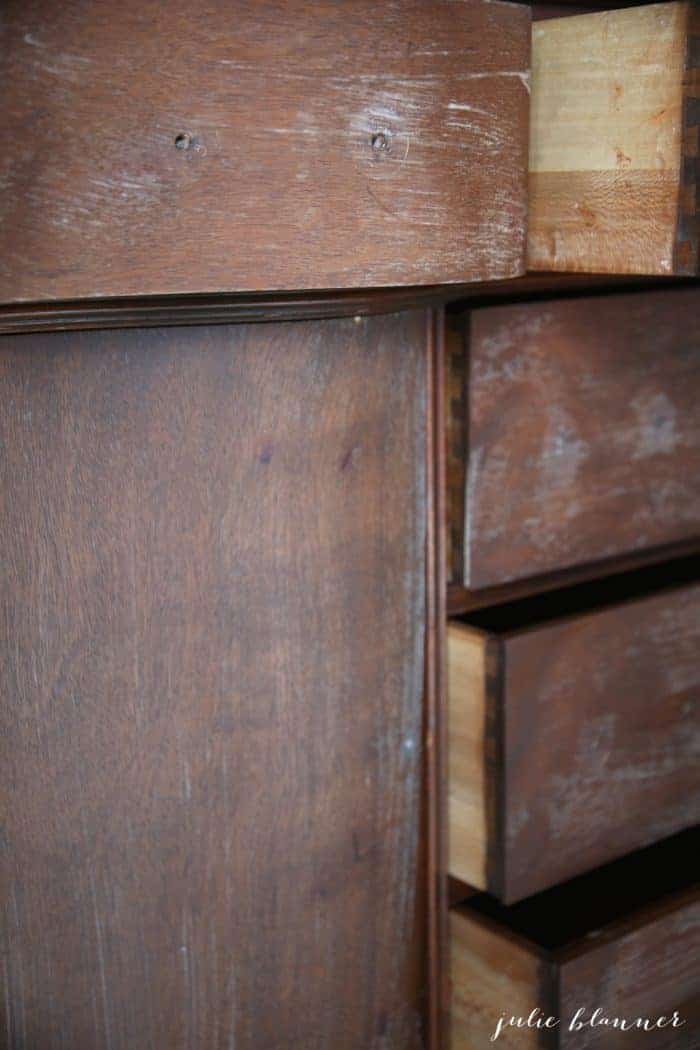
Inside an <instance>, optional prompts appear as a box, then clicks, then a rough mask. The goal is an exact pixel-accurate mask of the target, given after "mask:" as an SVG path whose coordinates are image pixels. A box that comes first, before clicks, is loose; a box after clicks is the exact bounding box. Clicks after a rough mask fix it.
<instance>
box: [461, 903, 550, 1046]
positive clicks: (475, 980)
mask: <svg viewBox="0 0 700 1050" xmlns="http://www.w3.org/2000/svg"><path fill="white" fill-rule="evenodd" d="M449 922H450V926H449V930H450V975H451V997H450V1000H451V1001H450V1007H451V1009H450V1034H451V1050H483V1048H484V1047H487V1046H490V1045H491V1037H492V1036H493V1035H494V1033H495V1030H496V1025H497V1022H498V1020H499V1018H500V1017H502V1016H503V1015H507V1016H509V1017H510V1016H523V1017H528V1015H529V1014H530V1012H531V1011H532V1010H534V1009H535V1008H536V1007H540V1009H544V1008H545V1003H544V1002H543V1001H542V991H543V987H544V985H543V972H544V970H545V969H547V961H546V960H545V959H544V958H543V956H542V954H541V952H540V951H539V949H538V948H537V947H536V946H535V945H534V944H530V943H529V942H528V941H526V940H525V939H524V938H521V937H516V936H515V935H513V934H512V933H511V932H510V931H509V930H507V929H506V928H504V927H503V928H501V927H499V926H497V925H496V924H495V923H493V922H491V921H489V920H488V919H485V918H484V917H483V916H479V915H476V914H474V913H473V912H470V911H469V907H468V905H467V906H466V907H464V908H459V909H453V910H452V911H451V912H450V920H449ZM538 1040H539V1036H538V1032H537V1030H536V1029H534V1028H529V1029H518V1030H516V1029H506V1030H505V1031H504V1032H503V1034H502V1035H501V1036H499V1038H498V1039H497V1041H496V1045H497V1046H503V1047H505V1048H506V1050H508V1048H509V1047H510V1048H511V1050H515V1048H517V1050H529V1048H530V1047H533V1048H534V1047H537V1046H538V1045H539V1041H538Z"/></svg>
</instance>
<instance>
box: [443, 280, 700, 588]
mask: <svg viewBox="0 0 700 1050" xmlns="http://www.w3.org/2000/svg"><path fill="white" fill-rule="evenodd" d="M467 323H468V324H469V326H470V330H469V336H468V346H469V350H468V353H469V390H468V402H467V408H466V413H467V437H466V442H465V447H464V455H465V456H466V457H468V458H467V477H466V492H465V497H464V498H465V501H466V522H465V529H464V540H463V544H464V551H463V557H464V585H465V587H467V588H469V589H471V590H479V589H481V588H487V587H494V586H497V585H500V584H506V583H510V582H512V581H518V580H525V579H532V578H534V577H538V576H545V575H546V574H549V573H554V572H557V571H560V570H564V569H571V568H575V567H577V566H584V565H586V564H587V563H595V562H603V561H604V560H606V559H613V558H619V557H622V556H625V555H630V554H633V553H642V552H645V551H650V550H652V549H653V548H656V547H663V546H666V545H668V544H673V543H680V542H685V541H691V540H693V539H695V538H697V537H699V536H700V413H698V411H697V391H698V386H699V384H700V292H698V290H697V289H695V288H689V289H678V290H676V289H673V290H669V291H667V292H664V291H654V292H646V293H643V294H641V293H640V294H634V295H632V294H628V295H615V296H607V297H599V298H595V297H591V298H581V299H576V300H566V299H561V300H557V301H551V302H532V303H521V304H514V305H508V306H496V307H493V308H490V307H488V308H484V309H480V310H475V311H473V312H472V313H471V315H469V317H468V320H467ZM455 403H457V402H456V399H453V400H452V401H451V402H450V406H449V407H450V409H451V408H452V406H453V405H454V404H455ZM452 476H453V477H457V474H456V472H453V475H452ZM533 586H534V584H533Z"/></svg>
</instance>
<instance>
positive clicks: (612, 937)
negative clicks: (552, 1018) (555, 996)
mask: <svg viewBox="0 0 700 1050" xmlns="http://www.w3.org/2000/svg"><path fill="white" fill-rule="evenodd" d="M594 932H597V931H594ZM698 959H700V889H699V888H698V887H695V888H694V889H692V890H689V891H687V892H686V893H683V894H682V895H680V896H679V897H677V898H674V899H672V901H670V902H664V904H662V905H660V906H657V907H655V908H651V909H648V910H646V911H644V912H643V913H642V914H641V915H639V916H635V918H634V919H632V920H631V921H628V922H626V923H623V924H620V925H619V926H614V927H613V928H612V929H610V930H608V931H606V932H604V933H603V935H602V936H598V937H594V938H589V940H588V943H587V944H585V945H581V944H578V945H575V946H574V947H573V948H571V949H569V950H568V951H565V952H564V953H562V957H561V958H560V960H559V965H558V970H559V973H558V992H559V1000H558V1002H559V1011H560V1014H561V1016H562V1017H564V1018H567V1019H568V1020H569V1023H568V1024H567V1025H562V1028H561V1031H560V1038H559V1043H558V1050H594V1048H596V1047H604V1048H605V1050H623V1048H626V1047H628V1046H629V1043H630V1039H638V1040H639V1043H640V1044H642V1045H644V1046H650V1047H651V1048H652V1050H680V1048H683V1050H697V1048H698V1047H700V973H699V972H698V969H699V964H698ZM593 1003H595V1006H590V1005H588V1004H593ZM581 1009H583V1010H584V1013H583V1015H582V1016H580V1017H579V1018H578V1021H579V1023H580V1024H582V1025H583V1027H581V1028H578V1027H577V1026H576V1025H574V1026H573V1028H572V1019H575V1018H576V1017H577V1012H578V1011H580V1010H581ZM595 1009H598V1010H600V1011H601V1012H602V1015H603V1016H604V1017H607V1018H616V1017H621V1018H626V1019H629V1020H631V1021H634V1019H635V1018H637V1017H641V1018H649V1019H650V1020H651V1021H652V1022H656V1020H657V1019H658V1018H660V1017H667V1018H669V1019H670V1020H671V1021H672V1020H673V1015H674V1013H677V1016H678V1020H679V1022H682V1024H680V1025H679V1027H674V1026H673V1025H672V1024H671V1025H666V1026H664V1027H663V1028H657V1029H651V1030H647V1031H644V1030H640V1029H637V1030H636V1031H635V1030H634V1029H631V1030H629V1029H628V1030H627V1031H622V1029H621V1028H613V1027H604V1026H602V1025H601V1026H599V1027H591V1025H590V1021H591V1019H592V1014H593V1011H594V1010H595Z"/></svg>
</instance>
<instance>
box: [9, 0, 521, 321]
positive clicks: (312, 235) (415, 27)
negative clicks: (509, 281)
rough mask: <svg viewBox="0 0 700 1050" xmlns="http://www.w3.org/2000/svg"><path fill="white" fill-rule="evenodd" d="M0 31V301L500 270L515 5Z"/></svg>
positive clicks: (514, 88)
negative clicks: (2, 87) (0, 43)
mask: <svg viewBox="0 0 700 1050" xmlns="http://www.w3.org/2000/svg"><path fill="white" fill-rule="evenodd" d="M3 29H4V36H3V49H2V56H0V66H1V68H2V72H1V74H0V75H1V77H2V82H3V84H4V85H5V93H4V97H3V106H2V110H1V112H0V129H1V131H2V139H3V143H4V148H3V151H2V155H1V156H0V184H2V186H3V194H2V208H1V211H0V218H4V219H5V221H4V222H0V231H2V232H0V301H4V302H8V301H18V300H40V299H61V298H72V297H78V296H90V297H94V296H119V295H146V294H174V293H186V292H212V293H214V292H221V291H235V290H260V289H270V290H274V289H306V288H346V287H365V286H374V287H376V286H382V285H404V284H405V285H422V284H439V283H447V282H453V281H469V280H487V279H492V278H497V277H506V276H514V275H517V274H519V273H522V272H523V270H524V257H525V225H526V209H527V185H526V182H527V127H528V112H529V92H528V88H529V68H530V11H529V9H528V8H526V7H524V6H519V5H514V4H506V3H503V4H501V3H491V2H488V0H477V2H474V3H469V4H456V5H455V4H454V3H451V2H449V0H408V2H407V3H404V2H402V3H397V2H392V3H382V4H377V3H375V2H374V0H341V2H337V0H321V2H319V3H316V4H314V5H313V10H311V8H310V6H309V4H308V3H305V2H303V0H289V2H287V3H284V4H280V3H276V2H272V0H235V2H232V3H227V4H225V3H218V4H207V5H197V6H196V8H195V9H193V5H192V4H190V3H188V2H186V0H170V2H169V3H167V4H163V3H161V2H160V0H123V2H122V3H120V4H119V5H118V8H116V7H115V5H114V4H113V3H111V2H109V0H78V2H74V3H71V4H65V5H58V7H57V5H56V4H55V3H51V2H50V0H31V2H27V0H9V2H8V3H6V4H5V5H4V10H3ZM3 213H4V214H3Z"/></svg>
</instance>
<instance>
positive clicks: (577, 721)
mask: <svg viewBox="0 0 700 1050" xmlns="http://www.w3.org/2000/svg"><path fill="white" fill-rule="evenodd" d="M629 586H630V584H629V583H628V587H629ZM632 593H633V592H632V591H631V590H628V591H627V593H626V594H624V595H622V596H621V597H622V598H623V599H624V600H620V601H619V602H618V603H617V604H614V605H611V606H604V607H602V608H598V607H596V608H593V609H591V610H590V611H581V610H580V609H579V608H578V606H577V602H579V601H580V599H579V597H578V595H577V593H576V590H575V589H574V591H572V592H571V594H570V596H569V599H568V601H569V604H568V605H567V604H564V603H563V599H562V598H561V597H560V599H559V601H560V605H559V607H558V609H557V614H558V615H557V616H556V617H554V618H552V619H544V618H541V620H540V622H537V621H534V622H533V612H532V608H531V603H528V602H527V601H526V602H524V603H520V604H518V603H515V605H514V606H513V607H511V608H510V609H503V610H501V611H500V612H499V611H497V610H491V611H490V612H487V613H482V614H481V615H480V616H475V617H474V619H478V621H479V626H478V627H477V626H472V625H466V624H463V623H457V622H455V623H451V624H450V627H449V631H448V699H449V826H450V827H449V839H450V845H449V871H450V874H451V875H452V876H454V877H455V878H457V879H459V880H460V881H462V882H465V883H468V884H469V885H471V886H474V887H476V888H478V889H485V890H487V891H488V892H490V893H492V894H494V895H496V896H497V897H499V898H500V899H501V900H504V901H507V902H511V901H517V900H520V899H522V898H523V897H527V896H529V895H530V894H533V893H537V892H539V891H540V890H543V889H545V888H547V887H548V886H551V885H553V884H554V883H556V882H560V881H563V880H565V879H570V878H573V877H574V876H576V875H580V874H581V873H583V872H585V871H589V870H591V869H592V868H595V867H597V866H598V865H600V864H604V863H607V862H608V861H611V860H613V859H615V858H616V857H619V856H622V855H623V854H625V853H628V852H630V851H632V850H635V849H639V848H642V847H643V846H647V845H649V844H651V843H653V842H656V841H658V840H659V839H662V838H664V837H666V836H668V835H672V834H674V833H675V832H677V831H680V830H682V829H683V828H687V827H689V826H692V825H693V824H694V823H695V822H697V821H699V820H700V777H699V776H698V768H699V764H700V743H699V741H698V733H697V718H698V700H699V698H700V668H699V667H698V660H697V653H698V651H699V649H700V585H698V584H695V585H689V586H687V587H678V588H676V589H669V590H666V591H663V592H660V593H656V594H653V595H652V596H645V597H642V598H639V597H632V596H631V595H632ZM540 616H542V614H540Z"/></svg>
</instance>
